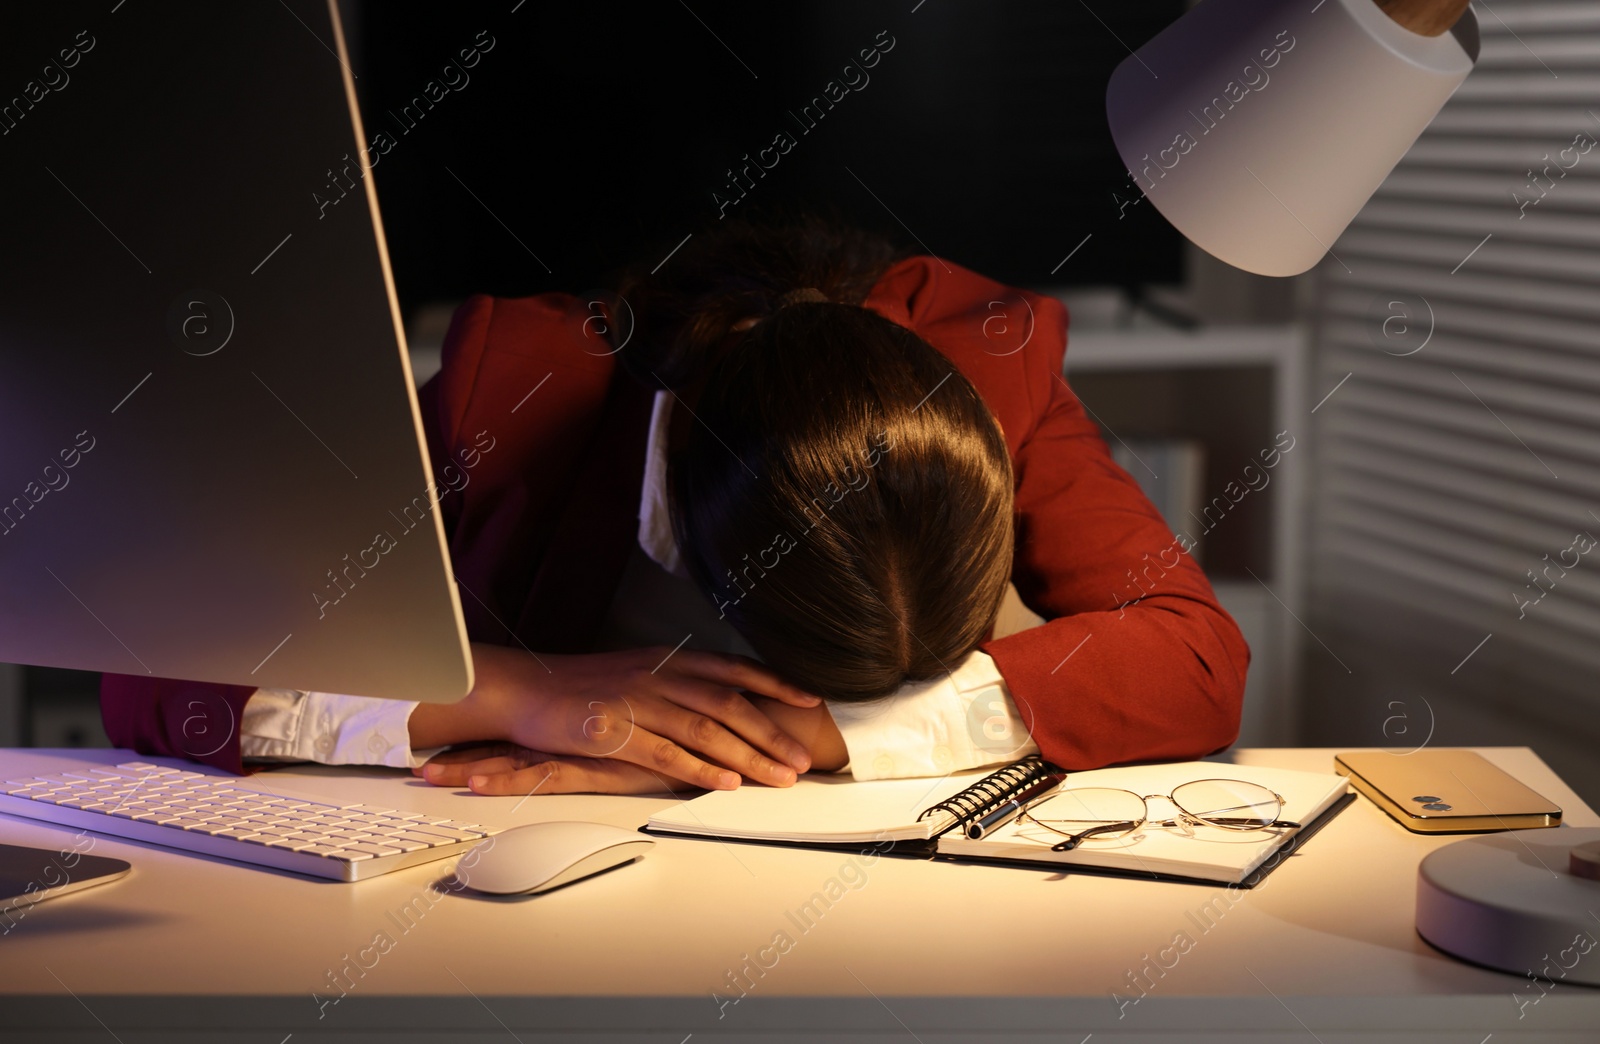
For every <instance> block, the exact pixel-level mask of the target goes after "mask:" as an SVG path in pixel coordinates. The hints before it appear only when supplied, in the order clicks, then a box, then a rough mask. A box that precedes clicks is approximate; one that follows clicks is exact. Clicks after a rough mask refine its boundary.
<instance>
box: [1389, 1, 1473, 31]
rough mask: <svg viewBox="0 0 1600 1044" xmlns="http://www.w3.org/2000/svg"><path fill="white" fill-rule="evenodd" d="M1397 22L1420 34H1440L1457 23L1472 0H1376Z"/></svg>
mask: <svg viewBox="0 0 1600 1044" xmlns="http://www.w3.org/2000/svg"><path fill="white" fill-rule="evenodd" d="M1374 2H1375V3H1376V4H1377V5H1378V6H1379V7H1380V8H1382V9H1383V13H1384V14H1386V15H1388V16H1389V17H1390V18H1391V19H1393V20H1394V21H1395V22H1396V23H1397V24H1399V25H1402V26H1404V27H1405V28H1407V29H1409V30H1411V31H1412V32H1414V33H1416V34H1417V35H1418V36H1439V35H1440V34H1442V33H1445V32H1448V31H1449V29H1450V27H1451V26H1453V25H1455V24H1456V20H1457V19H1459V18H1460V17H1461V14H1462V12H1463V11H1465V10H1466V9H1467V4H1468V3H1470V2H1471V0H1374Z"/></svg>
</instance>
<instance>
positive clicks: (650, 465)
mask: <svg viewBox="0 0 1600 1044" xmlns="http://www.w3.org/2000/svg"><path fill="white" fill-rule="evenodd" d="M672 398H673V396H672V393H671V392H670V391H658V392H656V396H655V404H654V405H653V406H652V407H651V410H650V434H649V438H648V441H647V442H646V443H645V455H644V487H643V488H642V489H641V490H640V494H639V547H640V548H641V549H643V551H644V553H645V554H647V555H649V556H650V558H651V559H652V560H654V561H655V562H656V563H657V564H658V565H660V566H661V568H663V569H665V570H666V571H667V572H669V573H671V574H672V575H673V576H680V577H683V578H685V579H687V578H688V576H689V571H688V570H687V569H685V568H684V566H683V556H682V555H680V554H679V553H678V544H677V541H676V540H674V539H673V535H672V516H671V515H670V514H669V513H668V511H667V430H668V425H669V424H670V423H671V420H672Z"/></svg>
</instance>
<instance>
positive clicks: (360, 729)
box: [239, 689, 435, 768]
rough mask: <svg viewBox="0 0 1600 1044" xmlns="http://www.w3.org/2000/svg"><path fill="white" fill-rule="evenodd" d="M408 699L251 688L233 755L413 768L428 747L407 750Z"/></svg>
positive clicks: (410, 704)
mask: <svg viewBox="0 0 1600 1044" xmlns="http://www.w3.org/2000/svg"><path fill="white" fill-rule="evenodd" d="M416 709H417V704H416V703H413V702H411V701H409V700H380V699H375V698H373V697H370V696H341V695H339V694H337V693H331V692H305V691H303V690H299V689H257V690H256V691H255V693H254V694H253V695H251V697H250V699H249V700H247V701H246V702H245V705H244V713H243V715H242V716H241V717H242V721H241V722H240V727H239V753H240V754H241V755H242V756H243V757H246V758H255V759H261V760H269V761H316V762H321V763H322V764H324V765H387V766H389V767H391V768H415V767H417V766H418V765H421V764H422V763H423V762H424V761H426V760H427V759H428V758H429V757H430V756H431V755H432V754H434V753H435V751H433V750H424V751H413V750H412V749H411V730H410V724H409V723H410V720H411V712H412V711H414V710H416Z"/></svg>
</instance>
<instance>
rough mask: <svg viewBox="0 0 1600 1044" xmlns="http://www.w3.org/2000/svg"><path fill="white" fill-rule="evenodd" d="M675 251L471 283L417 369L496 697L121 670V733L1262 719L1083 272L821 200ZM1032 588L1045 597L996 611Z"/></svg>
mask: <svg viewBox="0 0 1600 1044" xmlns="http://www.w3.org/2000/svg"><path fill="white" fill-rule="evenodd" d="M657 267H658V269H659V271H655V272H646V271H645V270H644V269H642V268H641V269H636V270H634V271H633V272H632V273H630V274H629V275H627V276H626V277H625V278H624V279H623V281H622V283H621V285H620V287H619V291H618V293H617V294H615V295H602V296H603V297H604V299H603V300H600V301H593V300H584V299H582V298H577V297H573V296H571V295H568V294H564V293H546V294H540V295H537V296H534V297H528V298H518V299H504V298H490V297H487V296H477V297H473V298H471V299H469V300H468V301H467V302H466V303H465V304H464V305H463V306H462V307H461V308H460V310H459V311H458V312H457V313H456V315H455V318H454V321H453V322H452V325H451V328H450V332H449V335H448V337H447V338H446V341H445V344H444V350H443V368H442V370H441V372H440V373H439V374H438V375H437V376H436V377H434V378H433V379H432V380H430V381H429V382H428V383H427V384H426V385H425V386H424V387H423V388H422V389H421V391H420V393H419V395H420V399H421V405H422V413H423V420H424V427H425V429H426V434H427V438H428V446H429V453H430V456H431V459H432V461H433V466H434V468H435V469H436V474H438V475H439V476H440V477H441V478H442V479H443V484H442V485H441V489H440V500H439V509H440V511H441V512H442V518H443V522H444V528H445V532H446V534H447V535H448V538H449V547H450V556H451V559H452V562H453V565H454V568H455V571H456V575H457V578H458V581H459V584H460V587H461V590H462V591H463V593H465V594H466V595H467V597H464V598H463V599H462V607H463V610H464V615H465V619H466V625H467V631H468V635H469V637H470V638H471V640H472V653H473V662H474V666H475V671H476V684H475V686H474V688H473V690H472V692H471V693H470V694H468V695H467V696H466V697H465V698H464V699H463V700H461V701H460V702H458V703H454V704H420V705H419V704H413V703H407V702H401V701H392V700H379V699H369V698H364V697H357V696H346V695H339V694H332V693H306V692H297V691H290V690H281V689H252V688H249V687H246V686H231V685H216V684H202V683H194V682H181V681H172V680H165V679H151V678H145V677H133V676H122V675H106V676H105V677H104V679H103V682H102V688H101V706H102V711H103V714H104V718H105V724H106V731H107V734H108V735H109V736H110V738H111V740H112V742H113V743H115V744H117V745H118V746H122V747H131V748H134V749H136V750H138V751H140V752H143V753H152V754H167V755H173V756H179V757H190V758H192V759H194V760H199V761H203V762H205V763H207V764H210V765H214V766H218V767H222V768H225V769H228V770H230V771H233V772H243V771H246V768H245V760H244V759H246V758H249V759H251V761H253V762H254V761H262V760H285V759H287V760H312V761H320V762H326V763H330V764H353V763H362V764H384V765H393V766H399V767H412V768H413V769H414V770H415V771H418V772H420V773H421V774H422V776H423V778H424V779H426V780H428V781H429V782H432V783H436V784H439V785H445V786H463V785H466V786H470V788H471V789H472V790H473V791H475V792H478V793H484V794H514V793H516V794H520V793H529V792H537V793H543V794H548V793H569V792H580V791H584V792H611V793H644V792H658V791H662V790H666V789H680V788H689V787H703V788H731V787H735V786H738V785H739V784H740V783H741V782H742V781H754V782H759V783H764V784H768V785H772V786H787V785H789V784H791V783H793V781H794V780H795V778H796V772H797V771H799V772H803V771H807V770H821V771H833V770H840V769H844V768H848V770H849V771H850V772H851V773H852V774H853V775H854V776H855V778H857V779H877V778H885V777H894V776H915V775H942V774H944V773H947V772H952V771H960V770H964V769H970V768H977V767H981V766H983V765H988V764H993V763H995V762H999V761H1005V760H1011V759H1014V758H1016V757H1020V756H1022V755H1023V754H1026V753H1030V752H1033V751H1035V750H1037V751H1039V752H1040V753H1042V754H1043V755H1044V757H1045V758H1047V759H1049V760H1050V761H1053V762H1055V763H1057V764H1059V765H1061V766H1063V767H1065V768H1067V769H1089V768H1096V767H1099V766H1103V765H1109V764H1115V763H1119V762H1128V761H1143V760H1183V759H1192V758H1197V757H1200V756H1203V755H1206V754H1210V753H1213V752H1216V751H1218V750H1221V749H1223V748H1225V747H1227V746H1228V745H1229V744H1231V743H1232V742H1233V740H1234V739H1235V737H1236V736H1237V735H1238V726H1239V714H1240V705H1241V698H1242V694H1243V690H1244V681H1245V669H1246V666H1247V664H1248V662H1249V651H1248V649H1247V648H1246V646H1245V643H1244V640H1243V639H1242V638H1241V636H1240V634H1239V630H1238V627H1237V626H1236V625H1235V624H1234V622H1233V620H1232V619H1231V618H1230V617H1229V616H1228V614H1227V613H1226V612H1224V611H1223V610H1222V608H1221V607H1220V606H1219V605H1218V604H1217V602H1216V598H1215V596H1214V595H1213V593H1212V590H1211V587H1210V585H1209V584H1208V583H1207V582H1206V579H1205V577H1204V575H1203V574H1202V573H1201V571H1200V568H1199V567H1198V566H1197V565H1196V564H1195V562H1194V561H1193V559H1192V558H1191V557H1190V556H1189V555H1188V554H1187V553H1186V552H1187V550H1188V547H1187V546H1185V545H1184V544H1183V542H1182V541H1181V540H1180V539H1175V538H1174V537H1173V534H1172V533H1171V531H1170V530H1169V529H1168V527H1167V525H1166V524H1165V523H1164V522H1163V521H1162V519H1161V516H1160V515H1159V514H1158V513H1157V511H1156V510H1155V508H1154V507H1153V506H1152V505H1151V504H1150V502H1149V501H1148V500H1147V499H1146V498H1145V496H1144V495H1143V493H1142V492H1141V491H1140V489H1139V487H1138V485H1137V484H1136V483H1135V482H1134V481H1133V479H1132V478H1130V477H1129V475H1128V474H1127V473H1126V472H1124V471H1123V470H1122V469H1121V468H1119V467H1118V466H1117V465H1116V464H1114V463H1113V462H1112V460H1111V456H1110V454H1109V452H1108V450H1107V447H1106V444H1105V442H1104V440H1103V439H1102V438H1101V436H1100V433H1099V431H1098V429H1097V428H1096V426H1095V424H1094V423H1093V422H1092V420H1091V419H1090V418H1089V417H1088V416H1087V415H1086V412H1085V410H1084V408H1083V407H1082V406H1081V405H1080V404H1079V402H1078V400H1077V398H1076V397H1075V396H1074V395H1073V394H1072V392H1071V391H1070V390H1069V389H1068V387H1067V385H1066V383H1065V381H1064V380H1063V379H1062V377H1061V364H1062V357H1063V354H1064V352H1065V351H1066V320H1067V316H1066V311H1065V309H1064V308H1063V307H1062V306H1061V304H1060V303H1059V302H1058V301H1056V300H1055V299H1053V298H1050V297H1045V296H1041V295H1038V294H1034V293H1030V292H1027V291H1021V290H1015V289H1011V288H1008V287H1005V286H1002V285H1000V284H998V283H995V282H993V281H991V280H988V279H985V278H983V277H982V276H979V275H977V274H976V273H973V272H970V271H967V270H965V269H963V268H960V267H959V266H957V265H954V264H951V263H949V262H946V261H943V260H941V259H938V258H934V257H926V256H901V255H896V254H895V252H894V251H893V250H892V249H891V248H890V247H889V246H888V245H887V244H885V243H883V242H882V241H880V240H877V239H876V238H874V237H871V236H868V235H865V234H863V233H860V232H857V231H854V230H849V229H841V228H834V227H831V226H827V225H824V224H821V223H818V222H815V221H810V220H806V221H799V222H794V223H790V224H785V225H781V226H780V225H772V226H756V225H748V224H734V223H731V222H730V223H728V224H727V225H725V226H723V227H721V228H719V230H718V231H716V232H713V233H710V234H702V235H698V236H695V237H693V238H692V239H691V240H690V241H688V242H687V243H686V244H684V245H683V246H682V247H681V248H680V249H679V250H678V251H677V252H676V253H675V254H673V255H672V256H671V257H670V258H669V259H668V261H667V262H666V263H665V264H662V265H659V266H657ZM529 389H534V390H533V391H531V392H530V391H529ZM452 475H454V478H452ZM446 487H448V488H446ZM1008 594H1009V595H1011V600H1012V602H1013V603H1015V599H1016V597H1017V596H1020V600H1021V602H1022V603H1025V604H1026V605H1027V606H1028V607H1029V608H1031V609H1032V610H1034V611H1036V612H1037V613H1038V614H1041V615H1042V616H1043V617H1044V619H1045V622H1043V623H1040V624H1039V625H1038V626H1033V627H1028V628H1026V629H1023V630H1020V631H1016V632H1015V633H1007V632H1008V631H1009V630H1010V628H1009V627H1008V626H1006V625H1004V624H1002V625H1001V626H999V627H997V626H996V624H997V618H998V617H999V616H1000V613H1001V609H1002V603H1003V602H1005V601H1006V600H1007V597H1008ZM819 697H820V699H819ZM218 700H221V701H225V702H226V703H227V706H228V710H229V711H230V712H231V714H232V720H234V721H238V722H239V723H240V728H239V729H237V730H235V731H234V732H233V733H232V734H231V735H229V736H228V738H227V741H226V742H224V743H222V745H221V746H220V747H215V749H211V748H212V747H213V746H214V741H213V742H208V743H206V744H203V745H202V744H198V743H197V742H196V741H195V740H194V739H193V738H192V737H186V736H185V722H186V721H187V720H190V719H192V718H193V716H194V714H195V711H194V710H193V709H192V708H193V707H195V706H198V705H205V706H215V704H216V701H218ZM210 717H211V718H212V720H218V719H224V716H223V715H222V714H221V713H220V712H219V713H217V714H214V715H210ZM462 745H468V746H465V747H463V746H462ZM439 747H451V748H453V749H451V750H448V751H446V752H443V753H439V754H437V755H435V756H433V757H432V758H431V759H428V760H427V761H426V765H425V766H424V764H423V761H424V758H425V757H426V755H427V753H428V751H429V749H430V748H439ZM419 752H420V753H419Z"/></svg>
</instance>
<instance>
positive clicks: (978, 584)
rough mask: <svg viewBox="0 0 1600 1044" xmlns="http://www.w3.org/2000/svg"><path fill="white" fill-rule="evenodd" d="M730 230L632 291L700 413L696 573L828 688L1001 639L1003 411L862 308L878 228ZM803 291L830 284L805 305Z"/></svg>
mask: <svg viewBox="0 0 1600 1044" xmlns="http://www.w3.org/2000/svg"><path fill="white" fill-rule="evenodd" d="M719 238H720V239H721V242H709V243H707V244H706V245H705V248H704V249H703V250H702V251H701V252H699V253H697V254H696V255H691V257H690V258H689V259H687V263H686V264H684V265H683V266H682V267H681V268H680V269H679V272H678V274H677V275H675V276H674V278H673V279H672V281H671V282H670V283H669V282H668V281H667V280H661V281H659V282H657V283H655V284H652V285H650V286H648V287H643V286H639V285H634V286H632V287H630V288H628V291H627V292H629V293H630V301H631V302H632V304H633V306H634V308H635V311H636V312H637V314H638V315H639V334H640V338H641V339H642V340H643V341H645V342H647V343H649V344H650V347H649V348H648V349H646V350H644V351H641V352H638V353H635V354H634V355H633V356H632V357H631V358H627V359H626V360H625V365H627V366H628V367H629V368H630V370H633V371H634V372H635V373H636V374H638V373H639V371H640V369H643V370H645V371H648V372H647V373H645V374H644V376H645V379H647V380H649V381H650V382H651V383H652V384H654V385H655V386H656V387H660V386H661V385H662V384H663V383H664V384H666V385H667V386H668V387H670V388H672V389H673V390H674V392H675V393H676V394H678V395H679V396H681V399H680V401H679V402H678V403H675V406H674V409H675V411H676V412H684V411H687V410H691V409H692V411H693V422H692V423H691V424H689V425H688V428H687V434H686V436H685V438H684V440H683V442H682V444H681V445H679V446H677V447H676V448H675V449H674V450H673V452H672V453H671V454H670V457H669V468H668V470H669V482H670V497H671V504H672V514H673V522H674V530H675V533H676V536H677V540H678V545H679V548H680V550H681V552H682V554H683V557H684V560H685V563H686V565H687V566H688V569H689V571H690V574H691V575H692V576H693V577H694V579H695V581H696V583H697V584H698V585H699V586H700V588H701V590H703V591H704V592H705V593H706V595H707V596H708V597H709V598H710V599H711V600H712V602H713V604H714V605H715V606H717V607H718V608H719V610H721V612H722V613H723V614H724V615H725V616H726V618H727V619H728V620H729V621H730V622H732V624H733V626H734V627H735V628H736V629H737V630H738V631H739V632H740V634H742V635H743V636H744V637H745V639H746V640H747V641H748V642H749V643H750V644H751V646H752V647H754V648H755V650H756V651H757V652H758V653H759V654H760V655H761V657H762V658H763V659H764V660H766V662H767V663H769V664H770V665H771V666H772V667H774V668H775V669H777V670H778V671H780V672H781V673H783V674H784V675H786V676H787V677H789V678H790V679H792V680H793V681H795V682H796V683H797V684H799V685H801V686H802V687H805V688H808V689H810V690H811V691H814V692H817V693H819V694H820V695H824V696H828V697H831V698H834V699H840V700H863V699H871V698H873V697H877V696H883V695H887V694H888V693H890V692H893V691H894V689H895V688H897V687H898V686H899V685H900V684H901V683H902V682H904V681H907V680H916V679H921V678H931V677H935V676H937V675H939V674H942V673H944V672H945V671H946V670H947V669H948V668H950V667H952V666H954V664H955V662H956V661H957V660H959V659H960V658H961V657H962V656H963V655H965V654H966V653H967V652H969V651H970V650H971V649H973V648H974V647H975V646H976V645H977V644H978V643H979V642H980V641H982V640H983V638H984V637H985V636H986V635H987V634H988V632H989V630H990V627H991V626H992V624H993V621H994V617H995V614H996V612H997V610H998V608H999V605H1000V601H1001V599H1002V597H1003V596H1004V592H1005V586H1006V582H1007V580H1008V578H1009V576H1010V571H1011V551H1012V488H1013V487H1012V476H1011V469H1010V463H1009V457H1008V454H1007V451H1006V446H1005V442H1004V439H1003V437H1002V435H1001V432H1000V429H999V427H998V425H997V423H996V422H995V419H994V417H993V415H992V414H991V413H990V412H989V410H988V407H987V406H986V405H985V404H984V403H983V401H982V399H981V398H980V397H979V396H978V394H977V392H976V390H975V389H973V387H972V385H971V384H970V383H969V382H968V381H967V380H966V378H965V377H963V376H962V375H961V374H960V373H959V372H958V371H957V370H956V368H955V366H954V365H953V364H952V363H951V362H950V361H949V360H948V359H946V358H945V357H944V356H943V355H941V354H940V353H939V352H938V351H937V350H935V349H934V348H933V347H931V346H930V345H928V344H927V343H926V342H924V341H922V340H921V339H920V338H918V337H917V336H916V335H915V334H913V333H911V332H910V331H909V330H906V329H905V328H903V327H901V326H899V325H897V324H895V323H893V322H891V321H889V320H887V319H884V318H883V317H881V316H879V315H877V314H876V313H873V312H870V311H868V310H866V309H863V308H861V307H859V302H860V301H861V300H863V299H864V298H865V296H866V294H867V292H868V291H869V290H870V289H871V287H872V285H873V283H875V282H876V280H877V278H878V276H879V275H881V274H882V272H883V270H884V269H885V268H886V267H887V266H888V264H889V263H890V261H891V260H892V256H891V254H890V251H889V250H888V248H887V247H885V246H884V245H883V244H881V243H880V242H879V241H877V240H875V239H872V238H870V237H867V236H865V235H862V234H860V233H856V232H850V231H839V230H835V229H832V228H829V227H827V226H822V225H819V224H816V223H811V222H807V223H803V224H800V225H790V226H780V227H768V228H760V227H755V226H738V227H735V228H734V229H733V230H731V231H729V232H728V233H725V234H724V235H723V236H722V237H719ZM707 255H709V256H707ZM673 261H674V264H676V263H677V261H678V259H677V258H674V259H673ZM802 288H815V289H816V290H818V291H820V295H816V294H803V295H798V296H799V297H801V298H807V299H806V300H802V301H801V303H793V304H789V305H788V306H787V307H785V306H784V303H785V298H786V297H787V299H788V300H790V301H793V300H795V297H796V295H794V293H793V292H794V291H796V290H800V289H802ZM821 295H825V296H826V298H827V300H825V301H819V300H815V299H814V298H815V297H817V296H821ZM670 320H675V321H670ZM752 321H753V323H752ZM652 335H655V336H652ZM658 338H659V339H658ZM624 354H625V355H626V353H624ZM658 366H659V367H662V368H665V369H667V370H668V371H669V373H670V375H669V374H667V373H662V372H661V369H658V368H657V367H658ZM657 378H659V380H658V379H657Z"/></svg>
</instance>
